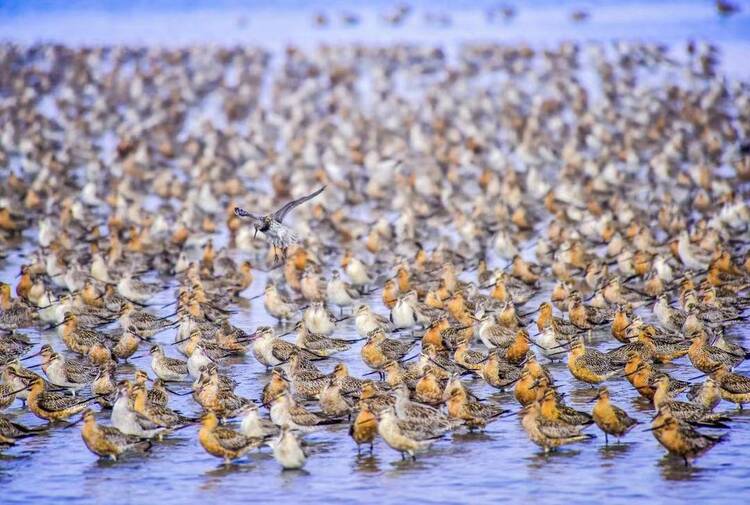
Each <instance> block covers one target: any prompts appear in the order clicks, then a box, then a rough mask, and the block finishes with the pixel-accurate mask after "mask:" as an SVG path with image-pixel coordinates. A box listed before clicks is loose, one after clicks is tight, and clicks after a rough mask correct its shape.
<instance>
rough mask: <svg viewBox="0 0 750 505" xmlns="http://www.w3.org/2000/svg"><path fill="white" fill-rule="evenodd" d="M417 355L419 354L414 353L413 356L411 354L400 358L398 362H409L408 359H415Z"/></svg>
mask: <svg viewBox="0 0 750 505" xmlns="http://www.w3.org/2000/svg"><path fill="white" fill-rule="evenodd" d="M417 356H419V354H414V355H413V356H409V357H408V358H401V359H400V360H398V362H399V363H405V362H407V361H411V360H413V359H414V358H416V357H417Z"/></svg>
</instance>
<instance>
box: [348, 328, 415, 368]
mask: <svg viewBox="0 0 750 505" xmlns="http://www.w3.org/2000/svg"><path fill="white" fill-rule="evenodd" d="M414 344H415V342H401V341H400V340H395V339H392V338H388V337H386V334H385V332H384V331H383V330H382V329H376V330H373V331H371V332H370V334H369V335H368V337H367V342H365V345H363V346H362V349H361V350H360V355H361V356H362V361H364V362H365V365H367V366H368V367H370V368H372V369H373V370H380V369H382V368H383V366H384V365H385V364H386V363H387V362H388V361H390V360H396V361H398V360H400V359H402V358H403V357H404V356H406V354H407V353H408V352H409V350H411V349H412V347H414Z"/></svg>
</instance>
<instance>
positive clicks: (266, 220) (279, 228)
mask: <svg viewBox="0 0 750 505" xmlns="http://www.w3.org/2000/svg"><path fill="white" fill-rule="evenodd" d="M324 189H326V187H325V186H323V187H322V188H320V189H319V190H317V191H315V192H314V193H310V194H309V195H307V196H303V197H302V198H298V199H296V200H292V201H291V202H289V203H287V204H286V205H284V206H283V207H281V208H280V209H279V210H277V211H276V212H274V213H273V214H266V215H265V216H256V215H255V214H251V213H250V212H248V211H246V210H245V209H242V208H240V207H235V208H234V213H235V214H236V215H237V216H239V217H242V218H247V219H251V220H253V221H254V222H255V223H254V225H253V226H254V227H255V236H257V235H258V232H259V231H262V232H263V234H264V235H265V237H266V240H267V241H268V242H270V243H271V245H273V257H274V260H276V261H278V259H279V256H278V254H277V252H276V250H277V249H281V254H282V257H284V258H286V250H287V249H288V248H289V246H290V245H292V244H296V243H297V241H298V240H299V238H298V237H297V235H296V234H295V233H294V231H292V229H291V228H289V227H288V226H284V225H283V224H282V221H283V220H284V218H285V217H286V215H287V214H288V213H289V212H290V211H291V210H293V209H294V208H295V207H297V206H299V205H302V204H303V203H305V202H306V201H308V200H312V199H313V198H315V197H316V196H318V195H319V194H320V193H322V192H323V190H324Z"/></svg>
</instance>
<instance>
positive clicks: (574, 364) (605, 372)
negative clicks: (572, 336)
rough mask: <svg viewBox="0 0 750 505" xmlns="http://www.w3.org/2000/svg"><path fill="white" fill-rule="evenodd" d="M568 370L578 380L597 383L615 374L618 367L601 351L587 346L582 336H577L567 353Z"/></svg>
mask: <svg viewBox="0 0 750 505" xmlns="http://www.w3.org/2000/svg"><path fill="white" fill-rule="evenodd" d="M568 370H570V373H571V374H573V377H575V378H576V379H578V380H580V381H583V382H587V383H589V384H599V383H600V382H604V381H606V380H607V379H609V378H611V377H613V376H614V375H616V374H617V373H618V372H619V370H620V367H619V366H617V365H616V364H614V363H613V362H612V360H611V359H610V358H609V357H608V356H607V355H606V354H604V353H603V352H600V351H597V350H596V349H590V348H587V347H586V346H585V345H584V343H583V338H578V339H577V340H575V341H574V342H573V345H572V347H571V348H570V352H569V353H568Z"/></svg>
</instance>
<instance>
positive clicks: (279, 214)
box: [273, 186, 326, 222]
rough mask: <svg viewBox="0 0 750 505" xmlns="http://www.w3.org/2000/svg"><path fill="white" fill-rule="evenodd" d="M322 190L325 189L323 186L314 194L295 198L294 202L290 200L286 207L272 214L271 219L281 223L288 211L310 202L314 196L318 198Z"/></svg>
mask: <svg viewBox="0 0 750 505" xmlns="http://www.w3.org/2000/svg"><path fill="white" fill-rule="evenodd" d="M324 189H326V187H325V186H323V187H322V188H320V189H319V190H317V191H315V192H314V193H310V194H309V195H307V196H303V197H302V198H297V199H296V200H292V201H291V202H289V203H287V204H286V205H284V206H283V207H281V208H280V209H279V210H277V211H276V212H274V213H273V218H274V219H275V220H276V221H278V222H282V221H283V220H284V217H285V216H286V215H287V214H289V211H291V210H292V209H294V208H295V207H297V206H298V205H302V204H303V203H305V202H306V201H308V200H312V199H313V198H315V197H316V196H318V195H319V194H321V193H322V192H323V190H324Z"/></svg>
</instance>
